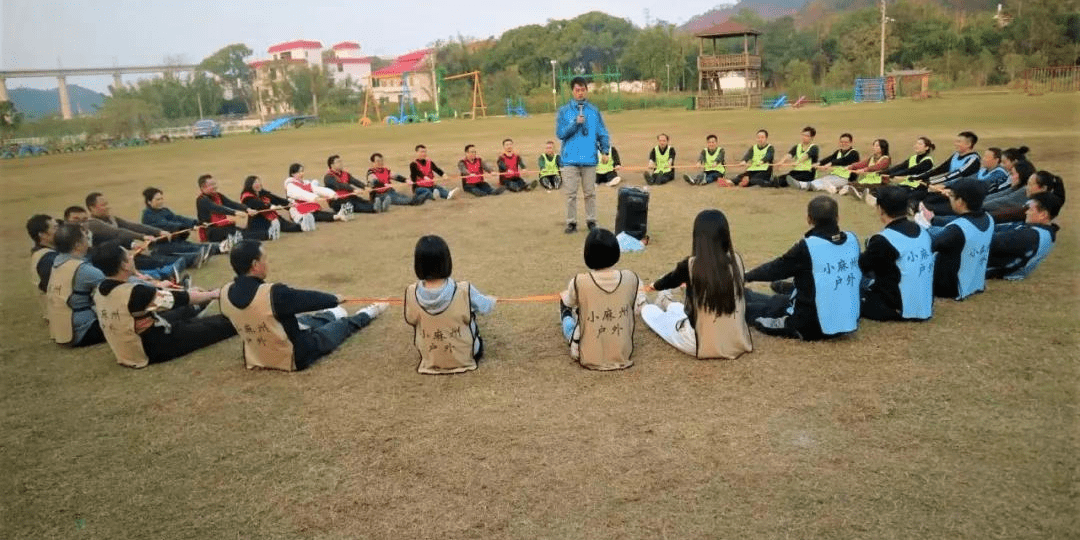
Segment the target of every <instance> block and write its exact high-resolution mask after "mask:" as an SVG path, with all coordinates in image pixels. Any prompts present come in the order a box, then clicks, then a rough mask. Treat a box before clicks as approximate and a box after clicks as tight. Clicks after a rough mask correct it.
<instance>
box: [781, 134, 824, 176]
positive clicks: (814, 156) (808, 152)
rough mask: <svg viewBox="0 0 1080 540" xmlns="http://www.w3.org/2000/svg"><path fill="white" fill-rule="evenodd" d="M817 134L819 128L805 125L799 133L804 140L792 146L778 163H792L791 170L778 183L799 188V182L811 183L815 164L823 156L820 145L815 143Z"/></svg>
mask: <svg viewBox="0 0 1080 540" xmlns="http://www.w3.org/2000/svg"><path fill="white" fill-rule="evenodd" d="M815 136H817V130H816V129H814V128H813V127H811V126H806V127H804V128H803V130H802V132H801V133H799V137H800V138H801V139H802V140H801V141H800V142H799V144H796V145H795V146H792V147H791V150H788V153H787V155H785V156H784V158H783V159H782V160H780V163H778V164H777V165H778V166H780V165H787V164H788V163H790V164H791V170H790V171H788V173H787V174H786V175H784V176H782V177H780V178H779V179H778V180H777V183H778V184H780V185H781V186H787V187H790V188H799V182H804V183H809V182H811V181H813V180H814V165H816V164H817V162H818V159H819V158H820V157H821V156H820V155H819V154H820V152H821V151H820V150H819V149H818V145H816V144H814V137H815Z"/></svg>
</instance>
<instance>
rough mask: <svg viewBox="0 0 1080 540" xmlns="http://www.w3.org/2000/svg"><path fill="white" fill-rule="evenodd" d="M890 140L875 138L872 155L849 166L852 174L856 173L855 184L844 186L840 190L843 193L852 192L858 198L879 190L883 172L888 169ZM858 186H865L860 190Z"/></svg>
mask: <svg viewBox="0 0 1080 540" xmlns="http://www.w3.org/2000/svg"><path fill="white" fill-rule="evenodd" d="M891 159H892V158H890V157H889V141H886V140H885V139H874V143H873V151H872V152H871V154H870V157H868V158H866V159H864V160H861V161H858V162H856V163H853V164H851V165H849V166H848V170H849V171H851V174H853V175H855V180H854V183H853V184H849V185H847V186H844V187H842V188H840V189H839V190H838V193H840V194H841V195H847V194H849V193H850V194H851V195H853V196H854V197H855V198H857V199H863V198H864V197H865V196H866V194H867V193H870V192H872V191H875V190H877V188H878V186H880V185H881V183H882V178H881V173H882V172H884V171H886V170H888V168H889V163H891ZM858 188H865V189H864V190H860V189H858Z"/></svg>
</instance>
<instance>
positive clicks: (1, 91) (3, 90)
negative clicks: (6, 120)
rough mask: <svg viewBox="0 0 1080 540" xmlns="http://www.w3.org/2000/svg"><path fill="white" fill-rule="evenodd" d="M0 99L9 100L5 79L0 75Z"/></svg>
mask: <svg viewBox="0 0 1080 540" xmlns="http://www.w3.org/2000/svg"><path fill="white" fill-rule="evenodd" d="M0 101H11V98H9V97H8V93H7V79H5V78H3V77H0Z"/></svg>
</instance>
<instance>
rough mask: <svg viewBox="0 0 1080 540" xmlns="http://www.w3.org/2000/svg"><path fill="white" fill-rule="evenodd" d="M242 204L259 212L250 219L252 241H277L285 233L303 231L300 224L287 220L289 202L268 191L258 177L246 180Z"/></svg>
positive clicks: (241, 194)
mask: <svg viewBox="0 0 1080 540" xmlns="http://www.w3.org/2000/svg"><path fill="white" fill-rule="evenodd" d="M240 202H241V203H242V204H243V205H244V206H247V207H248V208H250V209H252V210H255V211H256V212H258V213H257V214H255V215H253V216H251V218H250V219H248V233H249V234H248V236H249V237H250V238H251V239H252V240H276V239H277V238H278V237H279V236H280V235H281V233H283V232H287V233H297V232H301V231H303V229H301V228H300V225H299V224H297V223H294V222H293V221H291V219H286V218H285V216H288V215H289V213H288V211H287V210H285V209H286V208H288V207H289V200H288V199H286V198H285V197H279V196H277V195H274V194H273V193H270V192H269V191H267V190H266V189H265V188H264V187H263V185H262V180H260V179H259V177H258V176H254V175H252V176H249V177H247V178H245V179H244V187H243V189H242V191H241V192H240ZM282 214H284V215H282ZM290 217H291V216H290Z"/></svg>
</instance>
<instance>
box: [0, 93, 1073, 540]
mask: <svg viewBox="0 0 1080 540" xmlns="http://www.w3.org/2000/svg"><path fill="white" fill-rule="evenodd" d="M1077 105H1078V100H1077V98H1076V96H1075V95H1047V96H1043V97H1039V98H1030V97H1023V96H1020V95H1000V96H978V97H972V96H963V95H947V96H946V97H945V98H942V99H939V100H938V99H935V100H929V101H923V102H909V101H903V102H899V103H890V104H885V105H862V106H855V105H849V106H840V107H831V108H810V109H805V110H783V111H773V112H761V111H748V112H728V113H709V114H699V113H692V112H686V111H663V112H657V111H650V112H626V113H621V114H609V115H607V118H606V119H607V122H608V125H609V127H610V129H611V131H612V132H613V134H614V137H615V142H616V144H617V146H618V147H619V149H620V151H621V153H622V155H623V159H624V161H625V162H626V163H628V164H634V165H640V164H642V162H644V160H645V156H646V154H647V152H648V149H649V147H651V145H652V141H653V136H654V135H655V134H656V133H659V132H661V131H664V132H667V133H669V134H670V135H671V136H672V143H673V145H674V146H675V147H676V148H677V149H678V150H679V152H680V162H682V163H685V162H686V161H687V160H688V159H693V158H694V157H695V156H696V154H697V152H698V150H699V149H700V147H701V146H702V144H703V141H704V137H705V135H706V134H708V133H717V134H718V135H720V140H721V144H722V145H723V146H725V147H726V148H727V149H728V155H729V156H733V155H735V156H737V155H739V154H741V152H743V151H744V150H745V148H746V146H747V145H749V144H750V142H751V139H752V137H753V133H754V131H755V130H756V129H758V128H759V127H766V128H768V129H769V130H770V132H771V133H772V134H773V137H772V140H773V142H774V144H776V145H777V146H778V148H780V149H782V150H785V151H786V149H787V148H788V147H789V146H790V145H791V144H792V143H793V142H794V141H795V138H796V136H797V134H798V131H799V130H800V129H801V127H802V126H804V125H807V124H809V125H814V126H815V127H817V129H818V131H819V133H820V136H819V140H818V142H819V144H820V145H821V146H822V147H823V150H825V151H828V150H830V149H831V148H832V147H833V142H834V141H835V139H836V136H837V135H838V133H839V132H840V131H851V132H853V133H854V134H855V137H856V144H857V146H858V147H859V149H860V150H863V149H865V148H866V147H867V146H868V144H869V142H870V140H871V139H872V138H876V137H885V138H887V139H889V141H890V142H891V143H892V147H893V154H894V156H896V157H897V158H900V157H903V156H906V155H907V149H908V147H909V145H910V143H911V141H913V140H914V138H915V137H917V136H920V135H928V136H930V137H931V138H933V139H934V140H935V141H936V142H937V143H938V146H939V150H938V153H937V155H938V158H939V159H940V158H943V157H944V156H947V155H948V152H949V151H950V150H949V148H950V147H951V139H952V137H953V135H954V134H955V133H956V132H957V131H960V130H961V129H972V130H974V131H976V132H977V133H978V134H979V135H980V137H982V140H981V141H980V144H979V146H980V147H981V148H985V147H987V146H990V145H993V146H1001V147H1006V146H1014V145H1019V144H1027V145H1028V146H1030V147H1031V148H1032V152H1031V157H1032V160H1033V161H1034V162H1035V163H1036V165H1037V166H1039V167H1040V168H1047V169H1050V170H1053V171H1057V172H1059V174H1061V175H1062V176H1064V177H1065V179H1066V182H1067V183H1068V184H1069V186H1070V191H1073V192H1077V187H1076V186H1077V184H1076V183H1075V178H1076V175H1077V173H1078V172H1080V167H1078V164H1080V137H1078V136H1077V126H1078V124H1080V121H1078V120H1080V118H1078V116H1077ZM506 136H511V137H513V138H514V139H515V140H516V141H517V145H518V148H519V149H520V150H521V151H522V152H523V153H524V154H525V156H526V157H527V159H528V162H529V164H530V166H531V165H533V164H534V163H535V157H536V155H537V152H538V151H539V148H540V147H541V145H542V143H543V141H545V140H547V139H549V138H551V136H552V117H551V116H550V115H549V116H538V117H534V118H531V119H528V120H511V119H488V120H483V121H476V122H467V121H458V122H446V123H443V124H438V125H412V126H403V127H398V128H386V127H376V128H361V127H359V126H327V127H316V128H310V129H309V128H303V129H301V130H297V131H292V132H284V133H275V134H270V135H263V136H237V137H233V138H229V137H227V138H224V139H222V140H207V141H186V142H177V143H173V144H170V145H164V146H155V147H147V148H137V149H126V150H116V151H107V152H94V153H86V154H76V155H60V156H49V157H44V158H37V159H26V160H16V161H5V162H3V163H0V175H2V177H3V185H4V191H3V193H2V194H0V205H2V208H3V213H2V216H0V220H2V221H0V225H2V227H0V247H2V249H3V250H4V252H5V253H8V254H9V255H8V256H7V257H4V259H3V261H2V263H0V264H2V266H0V272H2V274H0V275H2V276H3V277H4V283H5V284H6V285H5V287H4V289H3V291H4V294H3V297H2V299H3V302H2V305H0V309H2V315H3V320H4V321H5V324H4V326H3V336H4V339H3V341H2V344H0V347H2V349H0V350H2V353H0V362H2V365H3V371H4V375H3V377H2V378H0V381H2V382H0V404H2V407H0V433H2V435H0V437H2V438H0V478H3V484H2V488H0V531H2V533H0V536H2V537H4V538H108V539H115V538H590V539H592V538H729V537H757V538H778V537H792V538H810V537H826V538H1022V537H1028V538H1035V537H1038V538H1065V537H1076V536H1077V535H1080V523H1078V517H1077V514H1078V513H1077V500H1078V496H1080V491H1078V488H1077V486H1078V485H1080V484H1078V480H1080V479H1078V459H1077V455H1078V454H1077V450H1078V446H1080V445H1078V431H1077V418H1078V410H1077V381H1078V378H1077V365H1078V364H1077V361H1078V360H1080V358H1078V354H1077V350H1078V348H1077V341H1078V340H1077V338H1078V333H1080V330H1078V327H1077V320H1078V318H1077V315H1078V313H1080V309H1078V308H1080V302H1078V294H1077V293H1078V287H1077V285H1078V283H1080V281H1078V279H1077V276H1076V268H1078V267H1080V265H1078V262H1080V254H1078V250H1077V242H1076V239H1077V234H1076V231H1077V230H1078V225H1080V220H1077V218H1076V216H1077V213H1078V210H1080V208H1078V206H1077V205H1076V203H1075V202H1072V200H1070V202H1069V204H1067V205H1066V208H1065V210H1064V211H1063V216H1062V219H1061V222H1062V224H1063V227H1064V230H1063V231H1062V233H1061V235H1060V236H1059V241H1058V244H1057V249H1056V250H1055V252H1054V253H1053V254H1052V255H1051V257H1050V258H1049V260H1047V261H1046V262H1045V263H1044V264H1043V266H1042V267H1041V268H1040V269H1039V270H1038V271H1037V272H1036V273H1035V275H1034V276H1033V277H1032V278H1030V279H1028V280H1026V281H1023V282H1019V283H1003V282H993V283H991V284H990V286H989V290H988V291H987V292H986V293H984V294H981V295H979V296H977V297H975V298H973V299H971V300H969V301H966V302H962V303H956V302H938V303H937V304H936V308H937V309H936V313H935V317H934V319H933V321H931V322H929V323H925V324H878V323H873V322H864V323H863V325H862V326H861V328H860V330H859V332H858V333H857V334H856V335H854V336H853V337H850V338H848V339H843V340H839V341H836V342H830V343H815V344H806V343H797V342H792V341H786V340H780V339H773V338H769V337H765V336H761V335H759V334H755V335H754V340H755V345H756V347H757V350H756V351H755V352H754V353H753V354H750V355H747V356H745V357H743V358H741V359H739V360H738V361H734V362H699V361H696V360H693V359H691V358H688V357H686V356H683V355H680V354H679V353H677V352H675V351H674V350H673V349H671V348H670V347H669V346H667V345H666V344H664V343H663V342H662V341H660V340H659V339H658V338H657V337H656V336H654V335H652V334H650V333H649V332H648V331H647V329H645V327H644V325H640V324H639V325H638V332H637V335H636V336H635V343H636V347H637V348H636V353H635V360H636V365H635V366H634V367H633V368H632V369H629V370H627V371H623V372H616V373H593V372H587V371H585V370H582V369H580V368H577V367H576V366H575V365H574V364H572V363H571V362H570V360H569V358H568V356H567V354H566V351H565V348H564V346H563V344H562V341H561V338H560V337H559V331H558V329H557V326H556V322H557V314H556V308H555V306H553V305H549V304H503V305H499V306H498V307H497V308H496V312H495V313H494V314H493V315H491V316H488V317H485V318H482V320H481V322H480V325H481V329H482V332H483V334H484V336H485V338H486V340H487V344H488V355H487V357H486V359H485V361H484V362H483V365H482V366H481V368H480V369H479V370H478V371H476V372H473V373H470V374H467V375H460V376H448V377H424V376H420V375H417V374H416V373H415V371H414V370H415V365H416V360H417V357H416V353H415V352H414V351H413V350H412V347H411V345H410V338H411V330H410V328H409V327H408V326H406V325H405V324H404V322H403V321H402V320H401V317H400V313H398V312H395V311H391V312H388V313H387V314H385V315H384V316H383V317H381V318H380V319H378V320H376V321H375V322H374V323H373V324H372V325H371V326H370V327H369V328H367V329H365V330H364V331H362V332H361V333H360V334H358V335H356V336H355V337H353V338H352V339H350V340H349V341H348V342H347V343H346V344H345V346H343V347H342V348H341V349H340V350H338V351H337V352H335V353H334V354H332V355H331V356H329V357H328V358H326V359H324V360H322V361H320V362H319V363H318V364H316V365H315V366H314V367H313V368H312V369H310V370H308V371H305V372H301V373H296V374H284V373H275V372H249V371H246V370H244V369H243V368H242V367H241V360H240V358H239V350H240V345H239V342H237V341H236V340H232V341H228V342H225V343H222V344H219V345H217V346H215V347H212V348H210V349H207V350H204V351H201V352H199V353H196V354H193V355H191V356H189V357H186V358H183V359H180V360H177V361H173V362H170V363H167V364H163V365H159V366H151V367H150V368H147V369H144V370H138V371H136V370H129V369H124V368H121V367H119V366H117V365H116V364H115V362H114V360H113V358H112V356H111V354H110V353H109V351H108V349H107V348H106V347H105V346H98V347H93V348H89V349H84V350H68V349H61V348H57V347H56V346H54V345H52V344H51V343H50V342H49V340H48V337H47V333H46V330H45V328H44V327H43V325H42V324H41V322H40V318H39V316H38V314H37V308H36V304H35V300H34V296H33V293H32V291H31V288H30V286H29V283H28V256H27V247H28V245H29V242H28V239H27V237H26V234H25V231H24V229H23V228H22V227H23V223H24V221H25V219H26V217H28V216H29V215H30V214H32V213H36V212H41V211H44V212H48V213H52V214H54V215H56V214H58V213H59V212H60V211H61V210H62V209H63V208H64V207H66V206H68V205H71V204H79V203H80V201H81V200H82V198H83V197H84V196H85V194H86V193H87V192H89V191H91V190H100V191H103V192H104V193H105V194H106V195H107V196H108V197H109V198H110V200H111V202H112V205H113V208H114V211H115V212H116V213H117V214H118V215H120V216H128V217H135V216H137V215H138V212H139V211H141V205H142V202H141V199H140V197H139V191H141V189H142V188H143V187H146V186H148V185H155V186H158V187H160V188H162V189H164V190H165V194H166V198H167V200H168V201H169V202H168V204H169V206H170V207H171V208H173V210H175V211H178V212H180V213H187V214H190V213H193V202H192V201H193V198H194V195H195V192H196V189H195V185H194V182H195V178H196V177H197V176H198V175H199V174H201V173H203V172H210V173H212V174H215V175H216V176H217V178H218V179H219V182H220V183H221V184H222V190H223V191H224V192H225V193H226V194H228V195H229V196H235V195H237V193H236V192H237V191H238V189H239V186H240V182H241V181H242V179H243V177H244V176H246V175H248V174H253V173H254V174H259V175H261V176H262V177H263V178H264V180H265V182H266V184H267V185H268V186H271V187H272V188H274V190H275V191H281V189H280V185H281V184H280V179H281V178H283V177H284V176H285V171H286V168H287V167H288V165H289V163H290V162H293V161H299V162H302V163H304V164H305V165H306V167H307V171H308V173H309V175H317V176H320V177H321V174H322V171H323V166H322V164H323V163H324V162H325V158H326V156H327V155H329V154H331V153H340V154H342V155H343V156H344V158H345V161H346V166H347V168H350V169H351V170H353V171H356V172H359V171H360V170H362V169H363V168H365V165H366V158H367V155H368V154H370V153H371V152H374V151H380V152H382V153H383V154H385V155H386V156H387V161H388V163H389V164H390V166H391V167H394V168H396V169H403V168H404V166H405V165H406V164H407V162H408V160H409V159H410V157H411V154H412V147H413V145H414V144H416V143H424V144H427V145H428V147H429V148H430V150H431V152H432V156H433V158H434V159H435V160H436V162H437V163H439V164H440V165H442V166H443V168H445V169H451V168H452V166H453V164H454V163H456V161H457V159H459V152H460V150H461V148H462V147H463V146H464V144H465V143H467V142H471V143H474V144H477V145H478V146H479V148H480V150H481V153H482V155H485V156H487V157H489V158H494V157H495V154H496V153H497V147H498V143H499V141H501V140H502V138H504V137H506ZM729 159H732V158H730V157H729ZM627 176H628V177H629V179H630V181H631V183H636V184H640V183H641V180H640V176H639V175H636V174H631V175H627ZM600 193H601V195H600V209H601V225H605V226H608V227H611V226H612V225H613V221H614V211H615V210H614V200H615V193H614V190H611V189H601V190H600ZM1074 197H1075V196H1074ZM807 199H808V196H807V195H806V194H805V193H793V192H789V191H786V190H785V191H765V190H756V191H755V190H742V191H739V190H724V189H719V188H716V187H706V188H693V187H690V186H687V185H686V184H684V183H682V182H680V181H677V182H675V183H673V184H670V185H668V186H663V187H660V188H657V189H655V190H654V195H653V199H652V206H651V212H650V214H651V215H650V223H649V225H650V229H651V233H652V238H653V243H652V244H651V245H650V246H649V248H648V249H647V250H646V252H644V253H642V254H627V255H624V257H623V261H622V263H621V265H622V266H625V267H628V268H631V269H634V270H636V271H638V272H639V273H640V274H641V275H642V276H643V277H645V278H647V279H648V278H655V277H657V276H659V275H661V274H662V273H663V272H666V271H667V270H668V269H669V268H670V267H671V266H672V265H673V264H674V263H675V262H676V261H677V260H679V259H680V258H681V257H683V256H685V255H686V251H687V249H688V248H689V244H690V239H689V235H690V227H691V223H692V220H693V217H694V215H695V214H696V213H697V212H698V211H699V210H700V209H703V208H710V207H715V208H720V209H722V210H724V211H725V212H726V213H727V214H728V216H729V219H730V221H731V223H732V226H733V229H734V235H735V245H736V247H737V249H738V250H739V251H740V252H742V254H743V256H744V257H745V258H746V260H747V264H748V265H756V264H758V263H760V262H763V261H765V260H768V259H769V258H771V257H773V256H775V255H777V254H779V253H780V252H782V250H785V249H787V247H788V246H789V245H790V244H791V243H792V242H794V241H795V240H796V239H797V238H799V236H800V235H801V233H802V232H803V230H804V229H805V223H804V215H805V213H804V212H805V203H806V201H807ZM841 220H842V222H843V224H844V226H845V227H847V228H849V229H851V230H854V231H855V232H856V233H857V234H858V235H859V236H860V238H861V239H863V240H865V238H867V237H868V236H869V235H870V234H872V233H874V232H876V231H877V230H878V229H879V227H880V225H879V224H878V223H877V222H876V220H875V218H874V214H873V212H872V211H871V210H870V209H868V208H867V207H866V206H865V205H862V204H861V203H857V202H856V201H854V200H853V199H846V200H844V201H842V202H841ZM561 228H562V197H561V196H560V195H559V194H557V193H551V194H548V193H544V192H543V191H541V192H538V193H530V194H508V195H505V196H502V197H498V198H489V199H473V198H471V197H469V196H464V197H462V200H454V201H448V202H444V201H438V202H434V203H428V204H427V205H425V206H424V207H422V208H419V209H416V208H401V207H395V208H394V210H393V211H392V212H390V213H389V214H387V215H378V216H358V219H357V220H355V221H354V222H352V223H349V224H329V225H324V226H322V227H320V229H319V230H318V231H317V232H315V233H313V234H308V235H288V236H286V237H285V238H284V239H283V240H281V241H279V242H276V243H273V244H270V245H269V247H268V249H269V252H270V254H271V258H272V262H271V274H272V276H273V278H274V279H276V280H280V281H285V282H288V283H290V284H292V285H295V286H305V287H311V288H319V289H324V290H330V291H333V292H340V293H343V294H347V295H357V296H383V295H396V294H400V292H401V291H402V290H403V289H404V287H405V286H406V285H407V284H408V283H409V282H410V281H411V280H412V261H411V257H412V248H413V244H414V242H415V240H416V238H417V237H418V236H420V235H422V234H426V233H438V234H441V235H443V236H444V237H446V238H447V240H448V242H449V243H450V246H451V249H452V250H453V253H454V257H455V261H454V262H455V265H454V266H455V276H456V277H458V278H462V279H469V280H471V281H473V282H474V283H475V284H476V285H477V286H478V287H479V288H480V289H481V290H482V291H484V292H486V293H489V294H494V295H498V296H519V295H526V294H540V293H550V292H556V291H558V290H559V289H560V288H561V287H563V286H565V284H566V280H567V279H568V278H569V276H571V275H572V274H573V273H575V272H577V271H579V270H580V268H581V267H582V262H581V243H582V240H583V238H584V235H582V234H577V235H573V236H567V235H563V233H562V231H561ZM1070 269H1071V270H1070ZM229 277H230V272H229V271H228V264H227V261H226V260H225V259H224V258H222V257H218V258H215V259H213V260H212V261H211V262H210V264H209V265H208V267H206V268H204V269H202V270H199V271H197V272H196V273H195V279H196V282H197V283H199V284H202V285H211V284H218V283H222V282H224V281H226V280H227V279H229Z"/></svg>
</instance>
